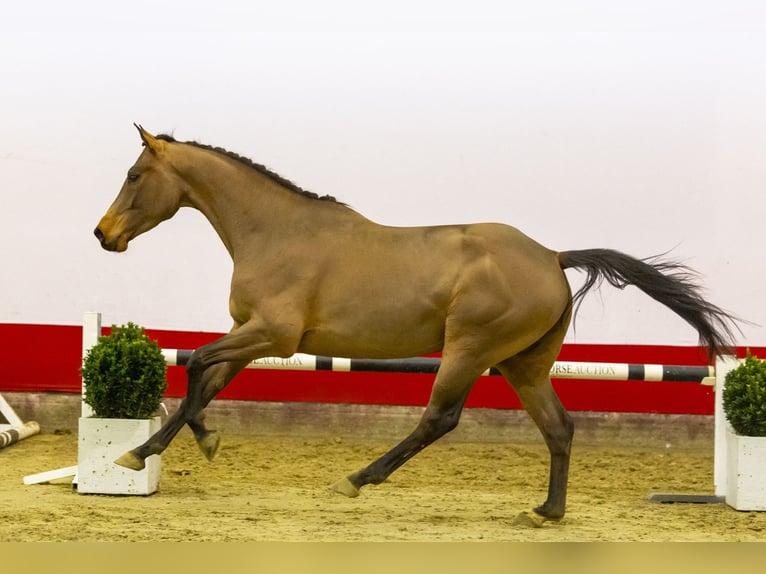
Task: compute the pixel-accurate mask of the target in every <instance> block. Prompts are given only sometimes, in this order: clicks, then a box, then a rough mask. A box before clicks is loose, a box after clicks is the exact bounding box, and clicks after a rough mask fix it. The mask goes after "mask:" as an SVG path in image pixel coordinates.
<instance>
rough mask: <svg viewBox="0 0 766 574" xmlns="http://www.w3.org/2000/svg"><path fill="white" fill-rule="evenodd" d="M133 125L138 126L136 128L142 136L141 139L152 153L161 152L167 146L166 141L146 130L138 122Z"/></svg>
mask: <svg viewBox="0 0 766 574" xmlns="http://www.w3.org/2000/svg"><path fill="white" fill-rule="evenodd" d="M133 125H134V126H136V129H137V130H138V133H139V135H140V136H141V140H142V141H143V142H144V145H145V146H146V149H148V150H149V151H150V152H152V153H159V152H160V151H162V149H163V148H164V147H165V142H163V141H162V140H158V139H157V138H156V137H154V136H153V135H152V134H150V133H149V132H148V131H146V130H145V129H144V128H143V127H142V126H140V125H138V124H133Z"/></svg>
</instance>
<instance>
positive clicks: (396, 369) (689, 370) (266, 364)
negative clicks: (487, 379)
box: [162, 349, 715, 384]
mask: <svg viewBox="0 0 766 574" xmlns="http://www.w3.org/2000/svg"><path fill="white" fill-rule="evenodd" d="M192 353H193V351H192V350H188V349H163V350H162V354H163V355H164V356H165V361H166V362H167V364H168V366H174V365H179V366H183V365H186V363H187V362H188V360H189V357H191V354H192ZM440 365H441V359H439V358H437V357H415V358H409V359H343V358H338V357H324V356H320V355H307V354H303V353H296V354H295V355H292V356H290V357H286V358H281V357H264V358H262V359H256V360H255V361H251V362H250V363H249V364H248V365H247V368H248V369H265V370H281V371H334V372H368V373H421V374H435V373H436V372H437V371H438V370H439V366H440ZM499 374H500V373H499V372H498V371H497V370H496V369H487V370H486V371H485V372H484V373H482V375H484V376H493V375H499ZM714 376H715V369H714V368H713V367H709V366H688V365H653V364H629V363H582V362H573V361H557V362H556V363H554V365H553V368H552V369H551V377H552V378H554V379H586V380H603V381H658V382H660V381H674V382H689V383H702V382H710V383H711V384H712V382H711V381H710V379H711V377H714ZM706 379H708V381H705V380H706Z"/></svg>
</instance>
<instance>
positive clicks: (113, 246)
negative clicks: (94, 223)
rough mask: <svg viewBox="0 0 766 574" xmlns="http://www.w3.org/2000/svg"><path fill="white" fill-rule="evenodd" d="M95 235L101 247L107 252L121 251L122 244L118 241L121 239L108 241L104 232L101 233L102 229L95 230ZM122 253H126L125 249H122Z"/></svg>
mask: <svg viewBox="0 0 766 574" xmlns="http://www.w3.org/2000/svg"><path fill="white" fill-rule="evenodd" d="M93 235H95V236H96V239H98V242H99V243H100V244H101V247H103V248H104V249H106V250H107V251H120V248H119V243H120V242H119V241H118V239H119V238H117V239H115V240H114V241H107V239H106V236H105V235H104V232H103V231H101V228H100V227H96V229H94V230H93ZM122 251H125V249H122Z"/></svg>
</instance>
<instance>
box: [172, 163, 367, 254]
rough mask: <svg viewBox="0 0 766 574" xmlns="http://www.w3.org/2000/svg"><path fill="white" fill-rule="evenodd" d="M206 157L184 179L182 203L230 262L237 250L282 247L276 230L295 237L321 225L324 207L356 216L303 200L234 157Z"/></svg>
mask: <svg viewBox="0 0 766 574" xmlns="http://www.w3.org/2000/svg"><path fill="white" fill-rule="evenodd" d="M211 159H212V162H211V163H210V164H209V165H207V166H202V165H200V164H198V165H197V166H196V169H195V170H194V176H193V177H192V178H189V180H188V183H189V185H190V188H189V191H188V192H187V199H186V204H187V205H189V206H190V207H194V208H196V209H197V210H199V211H200V212H202V214H203V215H204V216H205V217H206V218H207V219H208V221H209V222H210V224H211V225H212V226H213V228H214V229H215V230H216V232H217V233H218V236H219V237H220V238H221V241H222V242H223V244H224V245H225V246H226V249H227V251H228V252H229V255H231V257H232V259H233V260H234V261H236V260H237V259H238V256H239V255H241V254H242V253H252V252H254V251H255V252H260V253H264V252H265V251H266V250H267V249H269V248H275V247H276V248H277V249H280V248H281V249H284V248H285V246H284V245H281V246H280V243H281V242H280V241H275V239H278V238H279V237H280V234H282V235H284V236H285V238H288V237H290V238H292V239H297V237H295V235H296V234H298V233H301V232H310V229H309V228H310V227H312V226H322V225H324V224H325V223H323V221H324V219H326V218H327V215H328V211H329V212H334V213H333V214H329V215H330V217H331V218H336V217H338V216H340V217H344V215H345V216H350V217H354V216H355V215H356V216H358V214H355V212H353V211H352V210H350V209H347V208H344V206H342V205H340V204H334V203H330V204H327V203H328V202H324V201H318V200H311V199H307V198H304V197H302V196H301V195H300V194H298V193H296V192H293V191H290V190H288V189H284V188H282V187H281V186H280V184H279V183H277V182H275V181H273V180H271V179H270V178H269V177H268V176H266V175H264V174H261V173H259V172H258V171H256V170H254V169H252V168H250V167H248V166H245V165H239V164H238V163H236V162H235V161H234V160H229V159H228V158H223V159H222V158H211ZM320 212H321V213H322V214H323V215H324V216H322V215H321V214H320ZM343 212H346V214H344V213H343ZM358 217H360V218H361V216H358ZM298 222H299V223H298ZM296 223H298V224H296Z"/></svg>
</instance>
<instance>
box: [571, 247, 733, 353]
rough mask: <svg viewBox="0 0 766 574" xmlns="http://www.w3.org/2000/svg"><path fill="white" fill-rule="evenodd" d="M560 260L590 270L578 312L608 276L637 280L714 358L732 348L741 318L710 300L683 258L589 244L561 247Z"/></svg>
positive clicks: (615, 282)
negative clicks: (639, 254)
mask: <svg viewBox="0 0 766 574" xmlns="http://www.w3.org/2000/svg"><path fill="white" fill-rule="evenodd" d="M559 264H560V265H561V268H562V269H569V268H576V269H583V270H584V271H585V272H586V273H587V277H586V279H585V283H584V284H583V286H582V287H581V288H580V289H579V290H578V291H577V293H575V294H574V296H573V298H572V303H573V305H574V306H575V312H576V311H577V309H578V308H579V306H580V304H581V303H582V298H583V297H584V296H585V294H586V293H587V292H588V291H590V290H591V289H592V288H593V287H597V286H599V285H600V284H601V282H602V281H603V280H604V279H606V280H607V282H608V283H609V284H610V285H612V286H614V287H617V288H618V289H624V288H625V287H626V286H627V285H634V286H636V287H638V288H639V289H641V291H643V292H644V293H646V294H647V295H649V296H650V297H651V298H653V299H654V300H656V301H659V302H660V303H662V304H663V305H665V306H666V307H668V308H669V309H671V310H672V311H673V312H675V313H676V314H678V315H679V316H680V317H682V318H683V319H685V320H686V321H687V322H688V323H689V324H690V325H691V326H692V327H694V328H695V329H696V331H697V333H699V337H700V343H702V344H703V345H704V346H705V347H707V349H708V353H709V356H710V358H711V359H712V358H713V357H715V356H719V355H723V354H726V353H731V352H732V349H733V347H734V339H735V337H734V330H738V327H737V326H736V321H738V319H736V318H735V317H733V316H732V315H730V314H728V313H727V312H725V311H723V310H722V309H720V308H719V307H717V306H715V305H713V304H712V303H708V302H707V301H705V299H703V298H702V295H701V294H700V292H701V290H702V289H701V287H700V286H699V284H698V283H697V282H696V273H695V272H694V271H693V270H691V269H690V268H689V267H687V266H685V265H683V264H682V263H678V262H676V261H668V260H664V259H661V258H658V257H652V258H648V259H636V258H635V257H631V256H630V255H625V254H624V253H620V252H619V251H614V250H612V249H584V250H580V251H562V252H561V253H559Z"/></svg>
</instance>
